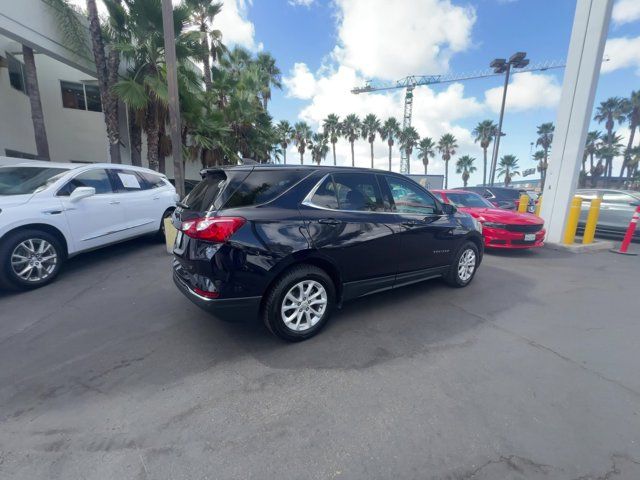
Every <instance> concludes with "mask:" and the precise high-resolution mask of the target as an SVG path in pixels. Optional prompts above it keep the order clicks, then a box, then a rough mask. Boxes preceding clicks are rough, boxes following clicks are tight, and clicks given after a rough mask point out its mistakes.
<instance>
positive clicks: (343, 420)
mask: <svg viewBox="0 0 640 480" xmlns="http://www.w3.org/2000/svg"><path fill="white" fill-rule="evenodd" d="M169 267H170V257H169V256H167V255H166V254H165V253H164V251H163V247H162V246H161V245H158V244H153V243H150V242H149V241H147V240H138V241H134V242H129V243H126V244H122V245H117V246H114V247H110V248H107V249H104V250H102V251H97V252H94V253H90V254H85V255H83V256H80V257H77V258H75V259H73V260H71V261H70V262H69V264H68V266H67V268H66V269H65V271H64V272H63V274H62V275H61V276H60V277H59V279H58V280H57V281H56V282H55V283H54V284H52V285H49V286H47V287H45V288H43V289H40V290H37V291H32V292H27V293H20V294H14V293H6V292H0V422H1V423H0V478H3V479H8V478H11V479H13V478H17V479H28V480H33V479H40V478H43V479H45V478H46V479H65V480H68V479H125V478H126V479H129V478H141V479H144V478H149V479H182V478H184V479H187V478H189V479H191V478H198V479H205V478H209V479H228V478H229V479H231V478H234V479H235V478H237V479H332V478H347V479H352V478H354V479H377V478H380V479H389V478H398V479H429V478H434V479H461V480H462V479H465V480H469V479H474V480H476V479H521V478H526V479H582V480H586V479H638V478H640V368H639V366H640V314H639V312H640V308H639V305H640V295H639V290H638V287H639V286H640V259H639V258H638V257H625V256H618V255H615V254H611V253H608V252H603V253H597V254H588V255H587V254H585V255H571V254H565V253H560V252H554V251H550V250H546V249H545V250H538V251H535V252H505V253H500V254H489V255H486V256H485V261H484V263H483V264H482V266H481V268H480V270H479V272H478V275H477V277H476V278H475V280H474V282H473V284H472V285H471V286H469V287H468V288H466V289H451V288H448V287H446V286H445V285H444V284H443V283H441V282H439V281H431V282H427V283H423V284H419V285H415V286H412V287H408V288H405V289H402V290H397V291H393V292H388V293H385V294H379V295H376V296H372V297H368V298H366V299H362V300H358V301H356V302H353V303H350V304H348V305H346V306H345V308H344V309H343V310H342V311H340V312H337V313H336V315H335V316H334V318H333V319H332V321H331V322H330V324H329V325H328V326H327V328H326V329H325V330H324V331H323V332H322V333H321V334H320V335H318V336H317V337H315V338H313V339H311V340H309V341H307V342H303V343H300V344H286V343H283V342H281V341H279V340H277V339H276V338H273V337H271V336H270V335H269V334H268V333H267V331H266V330H265V329H264V328H263V327H262V326H261V325H260V324H259V323H257V322H246V323H239V324H231V323H223V322H220V321H217V320H216V319H214V318H212V317H210V316H209V315H208V314H206V313H205V312H202V311H200V310H199V309H198V308H197V307H195V306H194V305H192V304H191V303H190V302H189V301H188V300H187V299H186V298H184V297H183V296H182V295H181V294H180V293H179V292H178V291H177V290H176V289H175V287H174V285H173V283H172V281H171V277H170V271H169Z"/></svg>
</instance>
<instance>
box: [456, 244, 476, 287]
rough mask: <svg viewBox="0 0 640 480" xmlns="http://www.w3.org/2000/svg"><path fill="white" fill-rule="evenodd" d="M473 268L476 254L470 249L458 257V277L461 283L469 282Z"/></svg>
mask: <svg viewBox="0 0 640 480" xmlns="http://www.w3.org/2000/svg"><path fill="white" fill-rule="evenodd" d="M475 268H476V253H475V252H474V251H473V250H472V249H471V248H468V249H466V250H465V251H464V252H462V255H460V260H459V261H458V277H459V278H460V280H462V281H463V282H467V281H469V279H470V278H471V276H472V275H473V271H474V270H475Z"/></svg>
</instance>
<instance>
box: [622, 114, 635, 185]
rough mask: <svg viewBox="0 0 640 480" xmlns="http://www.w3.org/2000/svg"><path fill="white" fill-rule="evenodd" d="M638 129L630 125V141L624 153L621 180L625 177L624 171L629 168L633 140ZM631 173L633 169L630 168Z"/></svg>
mask: <svg viewBox="0 0 640 480" xmlns="http://www.w3.org/2000/svg"><path fill="white" fill-rule="evenodd" d="M636 127H637V125H635V124H631V125H629V128H630V130H631V132H630V133H629V141H628V142H627V149H626V150H625V152H624V158H623V160H622V167H621V168H620V178H622V175H624V169H625V168H627V165H628V164H629V159H630V158H631V154H630V152H631V147H633V138H634V137H635V135H636ZM629 173H631V168H629Z"/></svg>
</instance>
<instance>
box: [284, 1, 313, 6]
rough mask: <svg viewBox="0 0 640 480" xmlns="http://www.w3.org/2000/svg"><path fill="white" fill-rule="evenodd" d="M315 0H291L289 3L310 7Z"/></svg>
mask: <svg viewBox="0 0 640 480" xmlns="http://www.w3.org/2000/svg"><path fill="white" fill-rule="evenodd" d="M314 1H315V0H289V5H293V6H294V7H297V6H302V7H310V6H311V4H312V3H313V2H314Z"/></svg>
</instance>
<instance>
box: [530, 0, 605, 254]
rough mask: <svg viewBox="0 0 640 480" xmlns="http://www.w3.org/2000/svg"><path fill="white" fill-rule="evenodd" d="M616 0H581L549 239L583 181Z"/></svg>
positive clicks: (561, 109) (552, 174)
mask: <svg viewBox="0 0 640 480" xmlns="http://www.w3.org/2000/svg"><path fill="white" fill-rule="evenodd" d="M612 5H613V0H578V1H577V5H576V14H575V18H574V20H573V30H572V31H571V41H570V43H569V54H568V56H567V67H566V69H565V72H564V82H563V84H562V95H561V97H560V105H559V106H558V116H557V119H556V124H555V125H556V129H555V133H554V136H553V144H552V146H551V158H550V159H549V166H548V169H547V179H546V184H545V188H544V192H543V199H542V211H541V216H542V218H544V221H545V225H546V227H547V241H549V242H551V243H560V242H561V241H562V234H563V230H564V226H565V222H566V218H567V213H568V211H569V205H570V203H571V198H572V197H573V195H574V192H575V189H576V185H577V182H578V171H579V170H580V165H581V159H582V154H583V150H584V142H585V140H586V135H587V128H588V126H589V121H590V119H591V113H592V110H593V99H594V96H595V93H596V87H597V86H598V76H599V74H600V66H601V65H602V55H603V52H604V45H605V42H606V40H607V31H608V29H609V20H610V18H611V7H612Z"/></svg>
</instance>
